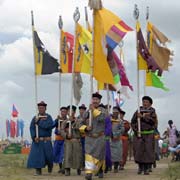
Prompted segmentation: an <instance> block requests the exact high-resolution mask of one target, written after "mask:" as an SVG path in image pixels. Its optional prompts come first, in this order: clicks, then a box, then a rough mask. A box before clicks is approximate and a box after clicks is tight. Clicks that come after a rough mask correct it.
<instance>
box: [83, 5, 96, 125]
mask: <svg viewBox="0 0 180 180" xmlns="http://www.w3.org/2000/svg"><path fill="white" fill-rule="evenodd" d="M84 10H85V21H86V29H87V30H88V29H89V28H88V13H87V7H84ZM93 16H94V11H93ZM93 27H94V20H93ZM93 33H94V32H92V46H93V42H94V35H93ZM93 47H94V46H93ZM93 47H92V58H91V65H90V102H91V95H92V93H93V66H94V57H93V56H94V55H93V54H94V50H93ZM91 121H92V112H91V111H90V114H89V126H91V124H92V122H91Z"/></svg>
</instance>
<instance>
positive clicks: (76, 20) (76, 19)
mask: <svg viewBox="0 0 180 180" xmlns="http://www.w3.org/2000/svg"><path fill="white" fill-rule="evenodd" d="M73 18H74V21H75V22H76V23H77V22H78V21H79V19H80V12H79V8H78V7H76V10H75V12H74V14H73Z"/></svg>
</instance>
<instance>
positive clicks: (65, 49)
mask: <svg viewBox="0 0 180 180" xmlns="http://www.w3.org/2000/svg"><path fill="white" fill-rule="evenodd" d="M107 18H108V20H107ZM94 21H95V22H94V23H95V29H94V63H93V76H94V77H95V79H96V80H97V81H98V84H101V85H99V86H98V87H99V90H101V89H104V88H105V87H106V85H105V84H109V86H111V87H113V90H119V89H120V87H121V85H123V86H124V85H125V86H129V87H130V89H131V90H132V89H133V88H132V86H131V85H130V83H129V80H128V79H127V76H126V74H125V71H124V67H123V65H122V63H121V60H120V59H119V58H118V56H117V55H116V53H115V51H114V49H115V48H116V46H117V45H118V44H119V42H120V41H121V40H122V39H123V37H124V36H125V35H126V33H127V32H129V31H132V28H130V27H129V26H128V25H127V24H126V23H125V22H124V21H122V20H121V19H120V18H119V17H118V16H116V15H115V14H114V13H112V12H111V11H109V10H107V9H105V8H103V9H101V10H98V11H96V13H95V20H94ZM33 36H34V37H33V39H34V52H35V68H36V69H35V72H36V75H45V74H51V73H54V72H61V73H72V71H73V72H74V73H75V77H74V87H75V88H74V97H75V100H76V102H77V103H78V102H79V101H80V97H81V95H80V93H81V91H80V89H81V88H82V85H83V83H82V78H81V77H80V76H81V75H80V74H79V75H78V73H85V74H90V73H91V60H92V51H93V49H92V48H93V44H92V43H93V42H92V31H91V28H90V26H89V28H88V29H85V28H84V27H82V26H81V25H80V24H79V23H77V26H76V34H75V36H73V35H72V34H71V33H69V32H65V31H64V30H61V39H60V41H61V42H60V45H61V47H60V62H59V63H58V60H57V59H55V58H53V57H52V56H51V55H50V54H49V52H48V51H47V50H46V48H45V47H44V44H43V43H42V41H41V40H40V38H39V36H38V34H37V32H36V30H35V28H34V22H33ZM75 38H76V41H75V42H76V45H75V44H74V40H75ZM74 47H75V55H74V56H75V58H74V59H75V61H74V69H73V70H72V64H73V48H74ZM48 60H49V62H48ZM121 76H122V77H121Z"/></svg>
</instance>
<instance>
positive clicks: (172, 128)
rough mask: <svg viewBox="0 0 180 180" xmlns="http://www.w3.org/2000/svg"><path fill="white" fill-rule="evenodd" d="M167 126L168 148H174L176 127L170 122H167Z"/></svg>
mask: <svg viewBox="0 0 180 180" xmlns="http://www.w3.org/2000/svg"><path fill="white" fill-rule="evenodd" d="M168 125H169V127H168V128H167V135H168V138H169V146H170V147H174V146H176V141H177V137H176V126H175V125H174V124H173V121H172V120H169V121H168Z"/></svg>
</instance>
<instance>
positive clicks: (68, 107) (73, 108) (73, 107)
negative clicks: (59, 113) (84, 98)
mask: <svg viewBox="0 0 180 180" xmlns="http://www.w3.org/2000/svg"><path fill="white" fill-rule="evenodd" d="M67 109H68V110H69V109H70V105H69V106H67ZM72 110H73V111H76V106H74V105H72Z"/></svg>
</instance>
